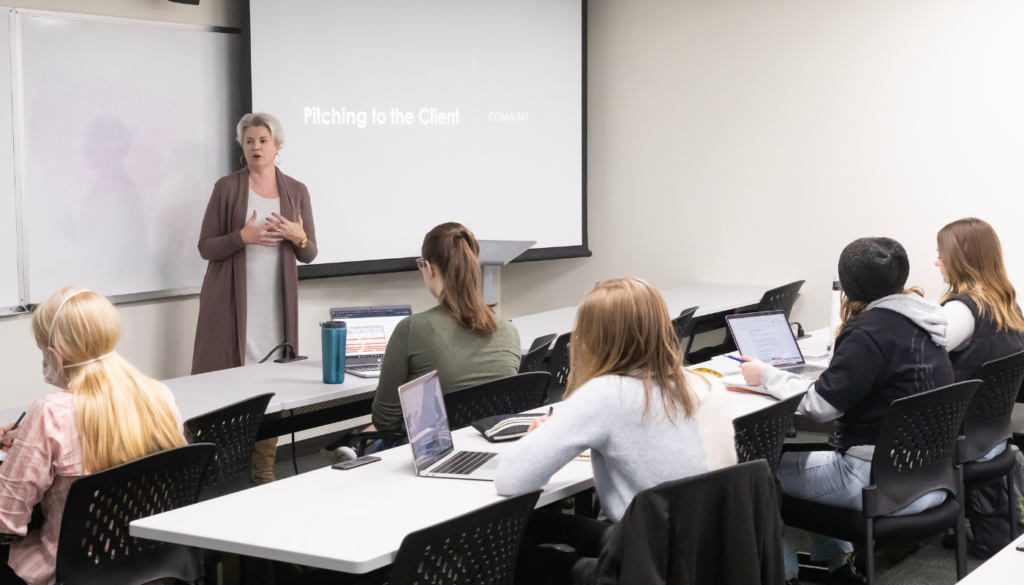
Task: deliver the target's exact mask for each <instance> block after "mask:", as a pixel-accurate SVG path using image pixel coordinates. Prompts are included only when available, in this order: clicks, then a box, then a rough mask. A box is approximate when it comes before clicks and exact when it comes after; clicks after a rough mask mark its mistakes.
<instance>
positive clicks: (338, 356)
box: [320, 321, 348, 384]
mask: <svg viewBox="0 0 1024 585" xmlns="http://www.w3.org/2000/svg"><path fill="white" fill-rule="evenodd" d="M347 340H348V329H346V328H345V322H344V321H325V322H322V323H320V342H321V345H322V349H323V355H324V384H344V383H345V343H346V342H347Z"/></svg>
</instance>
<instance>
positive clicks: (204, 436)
mask: <svg viewBox="0 0 1024 585" xmlns="http://www.w3.org/2000/svg"><path fill="white" fill-rule="evenodd" d="M273 397H274V394H273V393H270V394H261V395H260V396H255V397H253V398H249V399H248V400H242V401H241V402H236V403H234V404H232V405H229V406H225V407H224V408H218V409H217V410H214V411H213V412H208V413H206V414H203V415H200V416H197V417H194V418H190V419H188V420H187V421H185V438H186V439H187V440H188V442H189V443H213V444H214V445H216V446H217V453H216V454H215V455H214V456H213V460H212V461H210V467H209V468H208V469H207V473H206V478H204V481H203V487H202V490H201V491H200V492H199V500H200V501H204V500H210V499H213V498H217V497H220V496H223V495H226V494H233V493H235V492H239V491H242V490H245V489H249V488H251V487H253V486H254V485H256V484H255V483H253V481H252V452H253V448H254V446H255V445H256V433H257V432H259V429H260V423H261V422H262V421H263V414H264V413H266V412H267V405H268V404H270V399H271V398H273Z"/></svg>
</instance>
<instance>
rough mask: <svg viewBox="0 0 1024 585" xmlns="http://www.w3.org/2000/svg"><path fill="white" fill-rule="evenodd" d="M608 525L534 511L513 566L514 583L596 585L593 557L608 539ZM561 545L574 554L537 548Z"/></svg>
mask: <svg viewBox="0 0 1024 585" xmlns="http://www.w3.org/2000/svg"><path fill="white" fill-rule="evenodd" d="M611 527H612V524H610V523H608V522H602V521H600V520H593V519H591V518H585V517H583V516H571V515H568V514H561V513H558V512H551V511H547V510H537V511H535V512H534V513H533V516H532V517H531V518H530V524H529V526H527V527H526V535H525V537H524V538H523V546H522V550H521V551H520V553H519V560H518V562H517V563H516V583H522V584H524V585H525V584H530V585H549V584H550V585H555V584H565V583H574V584H576V585H591V584H593V583H596V582H597V558H598V557H599V556H601V550H602V549H604V546H605V544H607V543H608V539H609V538H610V537H611V530H610V529H611ZM550 544H562V545H568V546H571V547H572V548H573V549H574V550H575V552H571V553H569V552H562V551H559V550H554V549H552V548H548V547H544V548H540V547H541V545H550Z"/></svg>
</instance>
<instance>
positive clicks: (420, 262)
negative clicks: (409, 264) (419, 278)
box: [416, 258, 427, 270]
mask: <svg viewBox="0 0 1024 585" xmlns="http://www.w3.org/2000/svg"><path fill="white" fill-rule="evenodd" d="M426 267H427V261H426V260H424V259H423V258H417V259H416V268H419V269H420V270H423V269H424V268H426Z"/></svg>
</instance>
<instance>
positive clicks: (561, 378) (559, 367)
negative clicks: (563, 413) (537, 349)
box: [547, 333, 572, 403]
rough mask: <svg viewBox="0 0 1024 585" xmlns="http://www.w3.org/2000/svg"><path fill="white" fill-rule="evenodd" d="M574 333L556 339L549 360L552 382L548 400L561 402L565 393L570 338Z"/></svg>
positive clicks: (567, 380) (564, 334) (567, 379)
mask: <svg viewBox="0 0 1024 585" xmlns="http://www.w3.org/2000/svg"><path fill="white" fill-rule="evenodd" d="M570 337H572V333H563V334H561V335H559V336H558V339H556V340H555V347H554V348H552V349H551V359H550V360H549V361H548V373H549V374H551V383H550V384H549V385H548V400H547V401H548V402H549V403H551V402H559V401H561V400H562V394H564V393H565V385H566V383H568V382H569V338H570Z"/></svg>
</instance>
